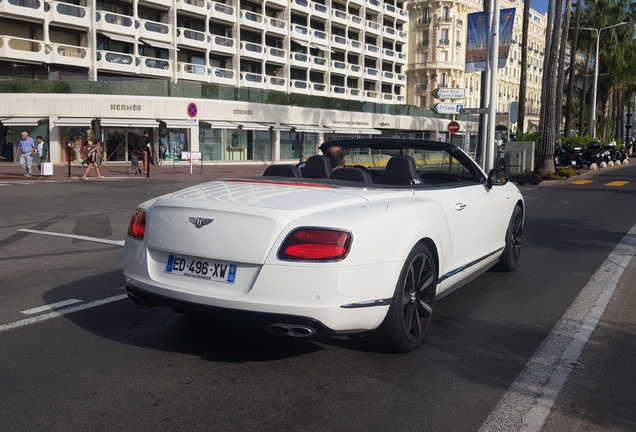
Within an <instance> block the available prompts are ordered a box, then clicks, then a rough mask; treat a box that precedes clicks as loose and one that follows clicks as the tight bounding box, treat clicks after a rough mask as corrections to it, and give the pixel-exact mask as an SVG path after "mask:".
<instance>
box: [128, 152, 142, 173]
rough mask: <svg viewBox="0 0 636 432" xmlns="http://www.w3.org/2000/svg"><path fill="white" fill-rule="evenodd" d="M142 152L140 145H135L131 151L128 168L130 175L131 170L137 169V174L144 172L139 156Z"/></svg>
mask: <svg viewBox="0 0 636 432" xmlns="http://www.w3.org/2000/svg"><path fill="white" fill-rule="evenodd" d="M141 153H142V152H141V150H140V149H139V148H138V147H135V148H134V149H132V151H131V152H130V168H128V169H127V170H126V173H127V174H128V175H130V170H133V171H135V175H137V174H142V171H141V168H140V167H139V156H141Z"/></svg>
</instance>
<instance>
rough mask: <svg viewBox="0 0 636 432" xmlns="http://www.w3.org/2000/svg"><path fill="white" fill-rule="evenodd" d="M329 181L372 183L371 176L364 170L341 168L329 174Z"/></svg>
mask: <svg viewBox="0 0 636 432" xmlns="http://www.w3.org/2000/svg"><path fill="white" fill-rule="evenodd" d="M329 178H330V179H334V180H348V181H354V182H360V183H373V180H372V179H371V176H370V175H369V173H367V172H366V171H365V170H363V169H361V168H356V167H342V168H338V169H336V170H333V171H332V172H331V175H330V176H329Z"/></svg>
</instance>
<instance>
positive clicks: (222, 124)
mask: <svg viewBox="0 0 636 432" xmlns="http://www.w3.org/2000/svg"><path fill="white" fill-rule="evenodd" d="M201 123H205V126H210V127H211V128H212V129H236V128H237V126H236V124H234V123H230V122H226V121H214V120H201Z"/></svg>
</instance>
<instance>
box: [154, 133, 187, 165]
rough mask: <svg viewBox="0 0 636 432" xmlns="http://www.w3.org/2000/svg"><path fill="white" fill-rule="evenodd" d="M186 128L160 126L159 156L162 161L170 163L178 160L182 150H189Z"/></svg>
mask: <svg viewBox="0 0 636 432" xmlns="http://www.w3.org/2000/svg"><path fill="white" fill-rule="evenodd" d="M188 132H189V130H188V129H185V128H165V129H164V128H162V129H159V139H158V140H157V142H158V145H159V157H160V158H161V160H162V161H164V162H169V163H172V161H174V160H179V158H180V156H179V154H180V153H181V152H182V151H190V144H189V136H188Z"/></svg>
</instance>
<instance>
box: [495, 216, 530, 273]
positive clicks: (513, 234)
mask: <svg viewBox="0 0 636 432" xmlns="http://www.w3.org/2000/svg"><path fill="white" fill-rule="evenodd" d="M522 240H523V212H522V211H521V208H520V207H519V206H516V207H515V209H514V211H513V212H512V216H511V217H510V223H509V224H508V229H507V230H506V245H505V246H504V250H503V252H502V254H501V256H500V257H499V262H498V263H497V264H496V265H495V266H494V267H493V269H494V270H497V271H502V272H511V271H513V270H514V269H516V268H517V265H519V259H520V257H521V241H522Z"/></svg>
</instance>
